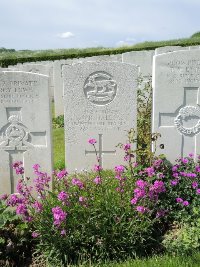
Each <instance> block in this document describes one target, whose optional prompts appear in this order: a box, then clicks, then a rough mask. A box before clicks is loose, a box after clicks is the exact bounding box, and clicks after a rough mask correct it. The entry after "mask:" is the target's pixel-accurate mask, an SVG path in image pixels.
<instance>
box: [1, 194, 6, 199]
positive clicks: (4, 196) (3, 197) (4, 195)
mask: <svg viewBox="0 0 200 267" xmlns="http://www.w3.org/2000/svg"><path fill="white" fill-rule="evenodd" d="M7 198H8V195H7V194H2V195H0V200H6V199H7Z"/></svg>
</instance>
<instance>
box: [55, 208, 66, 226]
mask: <svg viewBox="0 0 200 267" xmlns="http://www.w3.org/2000/svg"><path fill="white" fill-rule="evenodd" d="M51 210H52V213H53V217H54V225H56V226H60V225H61V223H62V222H63V221H64V220H65V219H66V217H67V213H66V212H65V211H63V210H62V209H61V208H60V207H55V208H52V209H51Z"/></svg>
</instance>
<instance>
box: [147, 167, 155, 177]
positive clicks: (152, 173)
mask: <svg viewBox="0 0 200 267" xmlns="http://www.w3.org/2000/svg"><path fill="white" fill-rule="evenodd" d="M145 171H146V172H147V175H148V176H149V177H152V176H154V175H155V171H154V168H153V167H149V168H146V169H145Z"/></svg>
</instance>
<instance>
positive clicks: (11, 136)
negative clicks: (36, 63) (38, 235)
mask: <svg viewBox="0 0 200 267" xmlns="http://www.w3.org/2000/svg"><path fill="white" fill-rule="evenodd" d="M153 61H154V63H153V90H154V91H153V121H152V130H153V132H160V133H161V138H160V139H159V141H158V148H157V153H158V154H165V155H166V156H167V158H168V159H169V160H171V161H172V162H173V161H174V160H175V158H177V157H179V156H185V155H187V154H188V153H191V152H192V153H194V154H195V155H196V154H197V153H199V152H200V151H199V150H200V149H199V147H200V146H199V132H200V108H199V97H200V94H199V86H200V50H199V49H196V50H180V51H176V52H171V53H163V54H158V55H156V56H154V58H153ZM139 72H140V69H139V68H138V66H136V65H133V64H127V63H122V62H114V61H113V62H112V61H97V62H95V61H93V62H87V61H85V62H79V63H77V64H64V65H63V66H62V77H63V84H64V87H63V88H64V90H63V95H64V98H63V102H64V114H65V143H66V163H67V169H68V170H69V171H70V172H73V171H75V169H77V171H80V170H81V169H87V170H90V169H91V168H92V166H93V164H94V163H95V159H96V154H95V151H94V150H93V149H92V146H91V145H90V144H89V143H88V139H90V138H95V139H96V140H97V144H96V145H97V151H96V153H97V156H98V157H99V160H100V165H101V166H103V167H104V168H113V166H114V165H117V164H121V163H122V160H123V152H122V150H120V148H118V147H116V145H117V144H118V143H124V142H126V132H127V131H128V130H129V129H130V128H135V129H136V121H137V112H136V110H137V109H136V106H137V78H138V73H139ZM49 80H50V79H49V76H47V75H44V74H38V73H33V72H24V71H16V70H14V71H11V70H8V71H1V72H0V112H1V116H0V193H3V192H7V193H9V192H14V190H15V186H16V181H17V179H18V177H17V176H16V174H15V172H14V171H13V169H12V166H11V164H13V162H15V161H16V160H21V161H22V162H23V163H24V166H25V171H26V172H25V176H27V177H33V174H32V165H33V164H35V163H39V164H40V165H41V166H42V168H43V169H44V170H45V171H47V172H48V173H51V172H52V141H51V140H52V139H51V107H50V104H51V103H50V102H51V101H50V100H51V98H50V87H49V82H50V81H49Z"/></svg>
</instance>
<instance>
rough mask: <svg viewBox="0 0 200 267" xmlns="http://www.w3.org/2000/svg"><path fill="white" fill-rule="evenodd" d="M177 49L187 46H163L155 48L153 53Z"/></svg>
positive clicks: (184, 48)
mask: <svg viewBox="0 0 200 267" xmlns="http://www.w3.org/2000/svg"><path fill="white" fill-rule="evenodd" d="M179 50H189V47H188V46H187V47H182V46H178V45H177V46H163V47H159V48H156V50H155V55H160V54H165V53H169V52H174V51H179Z"/></svg>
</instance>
